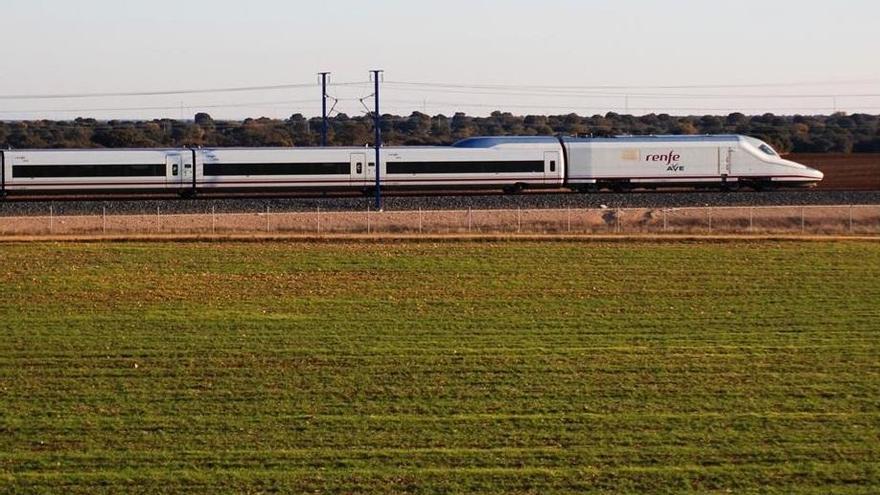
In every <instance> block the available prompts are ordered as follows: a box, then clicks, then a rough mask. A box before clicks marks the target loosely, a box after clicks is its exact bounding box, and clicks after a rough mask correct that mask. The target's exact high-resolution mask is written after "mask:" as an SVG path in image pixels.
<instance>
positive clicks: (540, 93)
mask: <svg viewBox="0 0 880 495" xmlns="http://www.w3.org/2000/svg"><path fill="white" fill-rule="evenodd" d="M386 84H388V85H391V86H394V83H390V82H389V83H386ZM394 89H395V90H397V91H410V92H413V91H415V92H433V93H444V94H465V95H475V96H493V95H494V96H545V97H550V98H608V97H614V98H624V97H631V98H645V99H719V98H721V99H750V98H754V99H765V98H786V99H791V98H804V99H810V98H835V97H836V98H878V97H880V93H858V94H848V93H828V94H791V93H778V94H735V93H727V94H706V93H693V94H684V93H621V92H615V93H612V92H601V91H592V92H566V91H551V90H534V91H513V90H510V91H508V90H482V89H473V90H465V89H445V88H434V87H428V86H424V87H420V88H412V87H395V88H394Z"/></svg>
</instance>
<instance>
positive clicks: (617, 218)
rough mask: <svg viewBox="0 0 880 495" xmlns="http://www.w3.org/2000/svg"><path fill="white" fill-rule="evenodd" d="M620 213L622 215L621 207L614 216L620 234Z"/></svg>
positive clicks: (616, 228)
mask: <svg viewBox="0 0 880 495" xmlns="http://www.w3.org/2000/svg"><path fill="white" fill-rule="evenodd" d="M620 215H621V209H620V208H618V209H617V215H615V216H614V220H615V222H614V223H615V230H616V231H617V233H618V234H619V233H620Z"/></svg>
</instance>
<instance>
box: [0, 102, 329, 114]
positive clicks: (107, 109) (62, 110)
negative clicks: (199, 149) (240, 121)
mask: <svg viewBox="0 0 880 495" xmlns="http://www.w3.org/2000/svg"><path fill="white" fill-rule="evenodd" d="M313 102H314V100H276V101H258V102H248V103H224V104H210V105H184V106H183V108H185V109H187V110H199V109H207V108H246V107H263V106H274V105H290V104H297V103H313ZM180 108H181V106H180V105H174V106H150V107H96V108H42V109H35V110H0V114H16V113H43V112H46V113H74V112H122V111H137V110H140V111H144V110H179V109H180Z"/></svg>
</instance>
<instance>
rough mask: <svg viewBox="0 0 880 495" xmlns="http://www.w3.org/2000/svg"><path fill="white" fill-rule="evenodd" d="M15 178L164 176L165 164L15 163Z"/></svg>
mask: <svg viewBox="0 0 880 495" xmlns="http://www.w3.org/2000/svg"><path fill="white" fill-rule="evenodd" d="M12 176H13V177H15V178H22V179H24V178H30V179H45V178H53V179H62V178H65V177H164V176H165V164H164V163H163V164H159V165H17V166H14V167H12Z"/></svg>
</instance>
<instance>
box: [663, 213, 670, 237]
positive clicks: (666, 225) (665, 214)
mask: <svg viewBox="0 0 880 495" xmlns="http://www.w3.org/2000/svg"><path fill="white" fill-rule="evenodd" d="M668 215H669V210H667V209H665V208H664V209H663V232H667V231H668V230H669V222H668V220H667V217H668Z"/></svg>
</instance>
